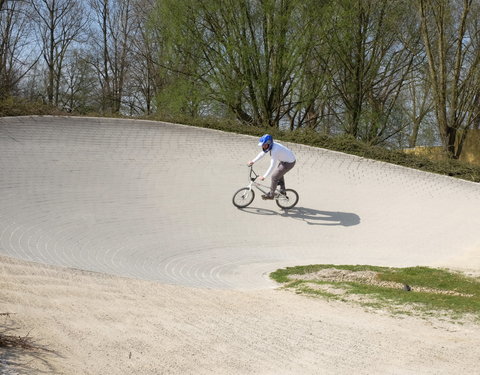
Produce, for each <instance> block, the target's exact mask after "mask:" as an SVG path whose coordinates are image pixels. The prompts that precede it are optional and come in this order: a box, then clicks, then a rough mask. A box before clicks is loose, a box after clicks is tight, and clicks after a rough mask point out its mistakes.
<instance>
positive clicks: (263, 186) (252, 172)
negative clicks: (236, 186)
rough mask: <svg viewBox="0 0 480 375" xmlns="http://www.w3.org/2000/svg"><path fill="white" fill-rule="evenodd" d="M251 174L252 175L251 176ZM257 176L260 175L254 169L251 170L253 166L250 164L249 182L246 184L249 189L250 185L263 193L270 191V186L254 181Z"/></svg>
mask: <svg viewBox="0 0 480 375" xmlns="http://www.w3.org/2000/svg"><path fill="white" fill-rule="evenodd" d="M252 176H254V177H252ZM259 176H260V175H259V174H257V173H255V171H254V170H253V167H252V166H250V183H249V184H248V186H247V187H248V188H249V189H250V190H252V187H255V188H257V189H258V190H260V191H261V192H262V193H263V194H268V193H269V192H270V186H266V185H262V184H260V183H258V182H256V181H255V180H256V179H257V178H258V177H259ZM262 188H264V189H266V190H264V189H262ZM275 191H276V192H278V191H277V190H275Z"/></svg>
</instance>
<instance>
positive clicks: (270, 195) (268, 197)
mask: <svg viewBox="0 0 480 375" xmlns="http://www.w3.org/2000/svg"><path fill="white" fill-rule="evenodd" d="M262 199H264V200H267V199H273V195H272V194H270V193H268V194H262Z"/></svg>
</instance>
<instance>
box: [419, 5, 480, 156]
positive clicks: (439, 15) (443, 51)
mask: <svg viewBox="0 0 480 375" xmlns="http://www.w3.org/2000/svg"><path fill="white" fill-rule="evenodd" d="M418 15H419V18H420V20H421V35H422V40H423V44H424V48H425V53H426V56H427V59H428V68H429V69H428V72H429V79H430V82H431V87H432V94H433V100H434V104H435V115H436V119H437V122H438V127H439V132H440V136H441V139H442V141H443V146H444V149H445V152H446V154H447V155H448V156H449V157H451V158H455V159H456V158H458V157H460V154H461V151H462V145H463V142H464V140H465V136H466V134H467V131H468V129H470V128H471V126H472V125H474V124H476V123H478V121H479V116H480V106H479V98H478V94H479V93H480V65H479V64H480V39H479V37H478V34H479V32H480V30H479V29H478V27H477V26H478V24H477V21H476V20H477V19H478V16H479V4H478V2H474V1H473V0H463V1H461V2H460V1H450V0H435V1H434V0H420V1H419V2H418Z"/></svg>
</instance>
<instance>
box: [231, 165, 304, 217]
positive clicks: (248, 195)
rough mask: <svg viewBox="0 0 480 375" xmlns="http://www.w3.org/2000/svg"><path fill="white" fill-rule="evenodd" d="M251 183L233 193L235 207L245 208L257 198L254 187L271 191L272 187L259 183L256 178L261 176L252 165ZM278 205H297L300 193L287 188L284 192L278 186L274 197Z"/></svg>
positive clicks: (265, 192) (282, 206)
mask: <svg viewBox="0 0 480 375" xmlns="http://www.w3.org/2000/svg"><path fill="white" fill-rule="evenodd" d="M249 168H250V177H249V179H250V183H249V184H248V186H246V187H243V188H241V189H239V190H237V191H236V192H235V194H233V198H232V202H233V205H234V206H235V207H238V208H245V207H247V206H248V205H250V203H252V202H253V200H254V199H255V191H254V190H253V188H256V189H258V190H260V191H261V192H262V193H263V194H267V193H268V192H269V191H270V187H268V186H265V185H262V184H259V183H258V182H256V181H255V180H256V179H257V177H258V176H259V175H258V174H257V173H255V171H254V170H253V167H252V166H250V167H249ZM273 199H274V200H275V202H276V203H277V205H278V207H280V208H284V209H289V208H293V207H295V205H296V204H297V202H298V193H297V192H296V191H295V190H293V189H285V191H284V192H281V191H280V189H279V188H278V187H277V189H276V190H275V194H274V198H273Z"/></svg>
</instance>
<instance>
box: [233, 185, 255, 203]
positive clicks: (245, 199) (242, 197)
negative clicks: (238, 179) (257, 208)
mask: <svg viewBox="0 0 480 375" xmlns="http://www.w3.org/2000/svg"><path fill="white" fill-rule="evenodd" d="M254 198H255V192H254V191H253V190H251V189H249V188H248V187H245V188H241V189H239V190H237V192H236V193H235V194H233V198H232V202H233V205H234V206H235V207H238V208H244V207H247V206H248V205H249V204H250V203H252V202H253V199H254Z"/></svg>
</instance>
